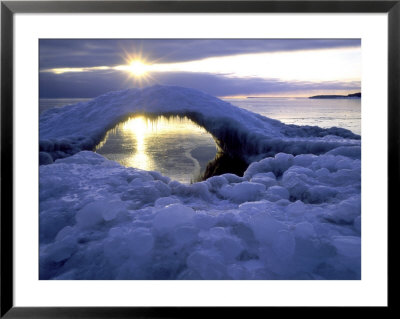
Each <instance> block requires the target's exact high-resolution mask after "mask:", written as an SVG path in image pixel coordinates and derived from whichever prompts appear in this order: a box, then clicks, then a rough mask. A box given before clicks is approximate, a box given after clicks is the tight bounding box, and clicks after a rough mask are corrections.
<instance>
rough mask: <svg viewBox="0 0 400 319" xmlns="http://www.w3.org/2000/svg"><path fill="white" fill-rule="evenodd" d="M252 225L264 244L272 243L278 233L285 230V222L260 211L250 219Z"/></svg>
mask: <svg viewBox="0 0 400 319" xmlns="http://www.w3.org/2000/svg"><path fill="white" fill-rule="evenodd" d="M250 227H251V229H252V230H253V233H254V235H255V237H256V239H257V240H258V241H260V242H261V243H264V244H272V242H273V241H274V239H275V237H276V236H277V233H278V232H279V231H281V230H285V229H286V228H287V227H286V225H285V224H283V223H281V222H278V221H277V220H275V219H274V218H273V217H272V216H270V215H269V214H267V213H259V214H256V215H255V216H252V218H251V219H250Z"/></svg>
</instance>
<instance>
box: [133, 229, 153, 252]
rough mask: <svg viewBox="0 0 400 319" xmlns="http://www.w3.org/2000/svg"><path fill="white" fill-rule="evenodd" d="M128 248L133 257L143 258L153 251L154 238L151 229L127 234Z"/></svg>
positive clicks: (137, 230) (135, 230)
mask: <svg viewBox="0 0 400 319" xmlns="http://www.w3.org/2000/svg"><path fill="white" fill-rule="evenodd" d="M127 241H128V246H129V247H130V250H131V252H132V254H133V255H135V256H143V255H146V254H148V253H150V252H151V251H152V249H153V245H154V238H153V235H152V234H151V232H150V231H149V229H147V228H136V229H134V230H132V231H131V232H129V233H128V234H127Z"/></svg>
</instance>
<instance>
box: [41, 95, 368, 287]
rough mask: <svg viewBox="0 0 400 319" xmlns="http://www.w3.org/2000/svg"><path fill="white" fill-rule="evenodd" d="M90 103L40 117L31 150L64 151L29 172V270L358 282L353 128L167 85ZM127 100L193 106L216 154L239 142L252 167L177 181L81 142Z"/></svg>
mask: <svg viewBox="0 0 400 319" xmlns="http://www.w3.org/2000/svg"><path fill="white" fill-rule="evenodd" d="M128 100H129V101H132V100H133V101H135V102H137V103H138V104H135V106H132V105H129V106H126V105H127V104H126V103H127V101H128ZM154 100H155V101H154ZM94 101H95V102H93V101H91V102H88V103H86V104H81V105H77V106H72V107H71V106H69V107H68V110H67V109H65V110H63V109H58V110H54V111H53V110H50V111H47V112H45V113H44V114H43V115H42V117H41V121H40V140H41V147H42V151H46V153H47V154H49V155H50V156H52V157H53V155H54V157H53V158H57V156H59V157H66V155H72V156H68V157H66V158H63V159H58V160H56V161H55V162H54V163H53V164H50V165H41V166H40V168H39V170H40V175H39V177H40V187H39V192H40V194H39V196H40V219H39V222H40V267H39V269H40V279H160V280H162V279H228V280H231V279H296V280H298V279H360V278H361V141H360V138H359V136H357V135H354V134H352V133H351V132H350V131H347V130H343V129H338V128H335V129H320V128H316V127H298V126H294V125H284V124H282V123H280V122H279V121H275V120H270V119H268V118H265V117H262V116H259V115H257V114H254V113H251V112H248V111H244V110H240V109H238V108H235V107H233V106H231V105H230V104H228V103H225V102H222V101H220V100H218V99H216V98H213V97H210V96H207V95H205V94H203V93H199V92H197V91H194V90H189V89H183V88H176V87H153V88H149V89H145V90H143V91H140V92H139V91H135V90H130V91H123V92H113V93H110V94H108V95H106V96H103V97H99V98H97V99H95V100H94ZM173 101H175V102H176V101H180V105H179V106H180V108H179V106H177V105H172V104H173V103H172V102H173ZM139 102H140V103H142V104H140V103H139ZM138 105H139V106H140V105H142V106H143V105H147V107H148V108H147V109H146V114H148V113H152V114H159V113H163V114H166V113H170V114H172V113H174V114H176V113H178V114H185V115H188V114H189V115H191V116H194V115H193V112H195V111H196V112H195V114H196V116H195V117H196V119H197V122H198V123H199V122H201V121H204V122H202V123H203V124H205V125H204V126H205V127H206V128H207V129H208V130H209V131H212V132H213V133H214V136H218V138H219V139H220V142H221V144H222V146H224V145H225V146H226V148H227V149H228V150H229V151H232V152H235V151H239V148H238V147H237V145H236V144H235V142H237V141H241V142H243V144H241V146H242V151H243V154H245V156H246V158H247V159H248V160H249V161H250V162H252V164H251V165H250V166H249V167H248V168H247V170H246V172H245V173H244V176H243V177H238V176H236V175H233V174H223V175H221V176H214V177H211V178H208V179H207V180H206V181H203V182H199V183H194V184H191V185H184V184H181V183H179V182H177V181H171V180H170V179H169V178H168V177H165V176H162V175H161V174H159V173H157V172H147V171H141V170H138V169H134V168H125V167H123V166H121V165H119V164H117V163H115V162H112V161H109V160H107V159H105V158H104V157H102V156H100V155H98V154H96V153H94V152H91V151H80V150H81V149H84V148H85V147H88V145H89V144H90V143H89V142H87V141H86V142H84V139H81V137H82V134H87V136H90V137H91V139H93V141H94V140H95V137H96V136H98V137H99V138H101V134H102V132H104V129H105V128H106V127H108V126H107V125H108V124H107V123H111V122H112V123H114V122H113V121H115V120H117V119H120V118H121V117H124V116H125V115H124V114H127V113H129V114H131V112H132V109H133V108H134V107H135V108H134V109H135V110H136V111H137V112H143V109H141V108H140V107H139V106H138ZM108 109H111V110H112V111H113V112H114V113H112V111H108ZM211 110H212V112H211ZM227 110H229V113H227ZM110 113H112V114H113V115H112V119H109V118H107V115H108V114H110ZM85 114H87V115H88V117H86V118H84V116H85ZM200 114H202V115H205V116H200ZM210 114H212V115H210ZM100 115H103V117H101V116H100ZM88 118H91V119H92V122H90V124H88V125H84V124H85V123H88V122H87V119H88ZM221 119H224V120H223V121H221ZM61 123H63V125H61ZM71 123H75V124H74V125H72V124H71ZM221 123H222V124H221ZM228 132H230V133H232V134H233V132H235V134H233V135H229V134H228ZM334 134H336V135H334ZM85 143H86V144H85ZM247 143H249V144H250V145H248V144H247ZM235 145H236V148H235ZM44 147H47V149H46V150H44V149H43V148H44ZM56 148H58V149H57V150H56ZM67 150H68V151H69V152H70V153H71V154H70V153H66V152H64V151H67ZM57 152H64V153H65V154H64V155H65V156H64V155H63V154H58V153H57ZM73 154H74V155H73ZM61 155H63V156H61Z"/></svg>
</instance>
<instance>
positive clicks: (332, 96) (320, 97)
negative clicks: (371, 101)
mask: <svg viewBox="0 0 400 319" xmlns="http://www.w3.org/2000/svg"><path fill="white" fill-rule="evenodd" d="M309 99H361V92H358V93H352V94H348V95H314V96H310V97H309Z"/></svg>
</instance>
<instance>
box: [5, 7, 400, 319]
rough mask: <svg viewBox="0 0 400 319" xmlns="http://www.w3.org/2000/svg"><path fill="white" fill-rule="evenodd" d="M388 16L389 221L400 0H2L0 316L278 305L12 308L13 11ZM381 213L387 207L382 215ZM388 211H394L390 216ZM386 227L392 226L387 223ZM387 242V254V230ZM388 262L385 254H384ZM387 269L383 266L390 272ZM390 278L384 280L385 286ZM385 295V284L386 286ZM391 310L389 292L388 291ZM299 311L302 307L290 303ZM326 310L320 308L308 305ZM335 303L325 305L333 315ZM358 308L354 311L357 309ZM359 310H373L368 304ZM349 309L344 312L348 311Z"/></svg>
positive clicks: (170, 313)
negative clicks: (376, 14) (374, 14)
mask: <svg viewBox="0 0 400 319" xmlns="http://www.w3.org/2000/svg"><path fill="white" fill-rule="evenodd" d="M122 12H138V13H146V12H160V13H167V12H168V13H172V12H173V13H192V12H196V13H211V12H215V13H218V12H238V13H242V12H246V13H256V12H269V13H292V12H293V13H306V12H307V13H387V14H388V36H389V39H388V44H389V47H388V67H389V69H388V130H389V131H388V169H389V171H388V172H387V173H388V205H389V206H388V207H389V209H388V212H387V213H388V218H391V215H393V214H396V213H398V209H397V201H396V197H397V196H398V194H397V190H398V189H399V153H400V152H399V150H400V148H399V144H400V135H399V132H400V126H399V125H398V120H399V119H400V117H399V109H400V108H399V106H400V32H399V31H400V0H396V1H368V0H367V1H366V0H360V1H345V0H342V1H278V0H275V1H1V282H0V283H1V313H0V316H1V317H3V316H4V317H5V318H177V317H185V318H191V317H195V316H204V315H209V314H213V315H215V316H222V315H224V316H227V315H230V314H236V315H240V314H241V313H242V314H243V315H245V316H246V317H252V316H254V315H255V314H256V313H257V316H258V315H260V314H261V315H266V314H267V313H268V314H270V313H271V312H276V313H280V314H281V311H282V309H279V308H278V307H261V308H260V307H252V308H224V307H218V308H212V309H211V308H208V307H203V308H191V307H188V308H183V307H159V308H158V307H156V308H145V307H117V308H115V307H101V308H99V307H87V308H80V307H64V308H59V307H56V308H50V307H34V308H25V307H14V302H13V293H14V292H13V16H14V14H15V13H71V14H73V13H122ZM380 213H385V212H380ZM390 213H392V214H390ZM388 225H393V223H390V219H389V223H388ZM388 233H389V238H388V247H389V251H390V248H391V246H390V242H391V240H390V235H393V231H392V232H390V230H389V232H388ZM388 262H390V260H389V255H388ZM388 270H389V269H388ZM389 284H390V281H388V287H389ZM389 292H390V289H389ZM388 296H389V298H388V307H381V308H379V310H381V311H390V310H391V309H392V308H391V306H392V305H393V302H392V299H393V295H391V294H390V293H389V294H388ZM285 310H291V311H296V314H297V315H302V314H304V312H306V311H308V310H310V308H308V307H296V308H295V307H290V308H289V309H285ZM315 310H317V311H321V313H322V312H325V311H326V310H327V309H326V307H320V308H313V311H315ZM339 310H340V307H336V308H330V310H329V311H330V312H331V313H332V314H333V315H335V313H336V312H337V311H339ZM358 310H360V309H358ZM364 310H366V311H369V312H371V309H370V308H367V309H365V308H364ZM346 311H347V310H346Z"/></svg>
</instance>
